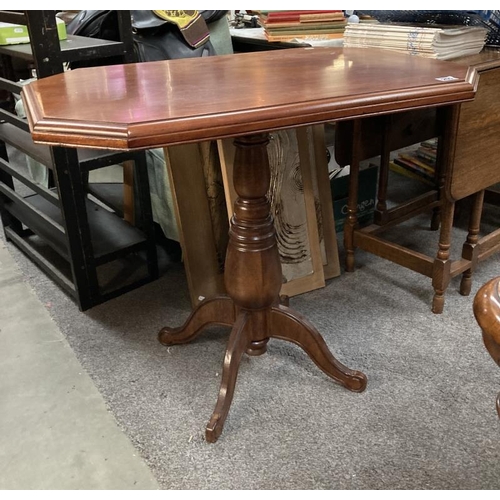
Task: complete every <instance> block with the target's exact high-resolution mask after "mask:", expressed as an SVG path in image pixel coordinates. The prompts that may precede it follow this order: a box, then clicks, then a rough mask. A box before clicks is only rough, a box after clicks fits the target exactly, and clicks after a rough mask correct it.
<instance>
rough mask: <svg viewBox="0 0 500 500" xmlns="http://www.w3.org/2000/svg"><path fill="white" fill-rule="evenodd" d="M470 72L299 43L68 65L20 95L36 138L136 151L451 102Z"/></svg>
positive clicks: (466, 93)
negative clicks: (77, 66) (154, 59)
mask: <svg viewBox="0 0 500 500" xmlns="http://www.w3.org/2000/svg"><path fill="white" fill-rule="evenodd" d="M477 78H478V77H477V73H476V70H475V69H474V68H469V67H468V66H465V65H464V66H462V65H458V64H456V63H451V62H447V61H446V62H445V61H437V60H431V59H426V58H422V57H415V56H409V55H406V54H400V53H396V52H390V51H386V50H376V49H356V48H349V49H343V48H312V47H306V48H297V49H289V50H285V51H268V52H255V53H244V54H233V55H224V56H214V57H208V58H190V59H177V60H172V61H159V62H149V63H138V64H128V65H117V66H103V67H94V68H83V69H77V70H72V71H67V72H65V73H62V74H59V75H55V76H51V77H48V78H44V79H40V80H38V81H35V82H33V83H31V84H29V85H27V86H26V87H25V88H24V90H23V92H22V96H23V100H24V104H25V108H26V112H27V115H28V119H29V122H30V127H31V131H32V134H33V139H34V140H35V141H36V142H42V143H47V144H52V145H64V146H87V147H99V148H116V149H136V148H152V147H160V146H164V145H169V144H180V143H187V142H196V141H201V140H207V139H218V138H222V137H233V136H237V135H245V134H251V133H258V132H264V131H270V130H275V129H281V128H287V127H295V126H299V125H306V124H312V123H321V122H325V121H335V120H342V119H347V118H355V117H359V116H367V115H375V114H381V113H384V114H385V113H391V112H395V111H400V110H407V109H414V108H419V107H427V106H436V105H443V104H452V103H458V102H462V101H464V100H470V99H472V98H473V97H474V92H475V88H476V85H477Z"/></svg>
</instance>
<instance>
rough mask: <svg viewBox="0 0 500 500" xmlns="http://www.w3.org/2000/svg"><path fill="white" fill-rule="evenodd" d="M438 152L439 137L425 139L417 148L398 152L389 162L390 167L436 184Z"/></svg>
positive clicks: (431, 184)
mask: <svg viewBox="0 0 500 500" xmlns="http://www.w3.org/2000/svg"><path fill="white" fill-rule="evenodd" d="M436 152H437V138H434V139H430V140H427V141H423V142H421V143H420V144H419V145H418V147H417V148H415V147H411V148H406V149H404V150H402V151H400V152H398V154H397V156H396V157H395V158H393V159H392V161H391V162H390V163H389V168H390V169H391V170H392V171H393V172H396V173H398V174H402V175H404V176H406V177H410V178H412V179H417V180H419V181H421V182H423V183H425V184H428V185H430V186H434V185H435V181H434V176H435V171H436Z"/></svg>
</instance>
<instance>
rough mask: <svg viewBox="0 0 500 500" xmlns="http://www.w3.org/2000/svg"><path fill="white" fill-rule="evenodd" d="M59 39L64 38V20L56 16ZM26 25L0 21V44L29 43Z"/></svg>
mask: <svg viewBox="0 0 500 500" xmlns="http://www.w3.org/2000/svg"><path fill="white" fill-rule="evenodd" d="M56 23H57V33H58V35H59V40H66V38H67V33H66V25H65V24H64V21H62V20H61V19H58V18H56ZM29 41H30V37H29V33H28V27H27V26H24V25H22V24H11V23H0V45H15V44H18V43H29Z"/></svg>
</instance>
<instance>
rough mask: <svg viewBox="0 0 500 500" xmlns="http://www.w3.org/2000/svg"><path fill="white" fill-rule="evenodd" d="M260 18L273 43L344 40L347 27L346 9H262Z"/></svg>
mask: <svg viewBox="0 0 500 500" xmlns="http://www.w3.org/2000/svg"><path fill="white" fill-rule="evenodd" d="M258 16H259V23H260V25H261V26H262V27H263V28H264V34H265V36H266V39H267V40H268V41H269V42H289V41H292V40H303V41H309V40H330V39H335V38H342V37H343V35H344V30H345V27H346V24H347V23H346V18H345V16H344V12H343V11H342V10H272V11H262V10H261V11H258Z"/></svg>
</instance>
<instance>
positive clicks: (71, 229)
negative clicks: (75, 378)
mask: <svg viewBox="0 0 500 500" xmlns="http://www.w3.org/2000/svg"><path fill="white" fill-rule="evenodd" d="M55 14H56V11H34V10H27V11H0V21H3V22H9V23H14V24H21V25H26V26H27V27H28V32H29V36H30V43H29V44H20V45H8V46H1V47H0V54H1V56H2V64H1V67H2V69H3V75H2V77H0V89H4V90H7V91H8V92H12V93H15V94H19V93H20V91H21V89H22V85H20V84H19V83H16V82H15V71H14V68H13V65H12V61H13V58H20V59H23V60H25V61H30V62H32V63H33V64H34V66H35V69H36V74H37V77H38V78H44V77H47V76H50V75H54V74H57V73H61V72H62V71H63V70H64V67H63V65H64V63H70V62H74V61H85V60H87V61H90V60H92V59H97V58H109V57H113V56H115V57H116V56H120V57H121V58H122V62H123V63H130V62H134V61H135V57H134V50H133V40H132V29H131V23H130V11H117V14H118V24H119V32H120V41H109V40H98V39H95V38H88V37H80V36H72V35H68V37H67V40H61V41H60V40H59V37H58V33H57V27H56V16H55ZM6 144H8V145H10V146H11V147H13V148H15V149H17V150H19V151H21V152H23V153H25V154H26V155H28V156H30V157H31V158H33V159H35V160H36V161H38V162H40V163H42V164H43V165H45V166H46V167H48V168H49V169H50V172H51V174H52V176H53V180H52V181H51V182H50V181H49V187H48V188H47V187H45V186H42V185H41V184H38V183H36V182H34V181H33V180H32V179H31V177H30V176H29V175H27V174H26V173H24V172H22V171H21V170H20V169H19V168H16V166H15V165H13V164H11V163H9V158H8V150H7V147H6ZM125 161H132V162H133V164H134V167H135V168H134V187H135V203H137V204H138V211H137V212H138V213H140V218H139V220H138V221H137V225H136V226H133V225H131V224H130V223H129V222H127V221H125V220H124V219H123V210H122V207H120V206H118V205H117V204H116V200H115V201H112V202H109V201H107V200H106V197H105V196H99V194H98V187H97V186H94V185H93V186H92V188H93V191H92V192H93V193H94V195H95V196H94V198H93V197H92V196H89V185H88V183H87V180H88V173H89V172H90V171H91V170H95V169H99V168H102V167H106V166H110V165H115V164H120V163H123V162H125ZM14 179H15V180H16V181H17V182H15V181H14ZM19 183H20V184H19ZM16 185H17V186H18V187H17V188H16ZM20 185H21V189H19V186H20ZM108 187H109V186H108ZM121 190H122V192H123V187H121ZM19 191H21V192H22V191H29V194H28V195H21V194H19ZM96 197H97V198H98V199H99V200H100V201H101V202H103V203H104V205H103V203H99V202H98V201H97V202H96V199H95V198H96ZM0 215H1V220H2V224H3V228H4V233H5V238H6V240H8V241H10V242H12V243H13V244H15V245H16V246H17V247H19V248H20V249H21V250H22V251H23V252H24V253H26V254H27V255H28V256H29V257H30V258H31V259H32V260H33V261H34V262H35V263H36V264H37V265H38V266H39V267H40V268H42V269H43V270H44V271H45V272H46V273H47V274H48V275H49V276H50V277H51V278H52V279H54V280H55V281H56V282H57V283H58V284H59V285H60V286H61V287H62V288H63V289H64V290H65V291H66V292H68V293H69V294H70V295H71V296H72V297H73V298H74V299H75V301H76V302H77V304H78V306H79V308H80V310H82V311H84V310H86V309H89V308H91V307H93V306H95V305H97V304H99V303H102V302H104V301H106V300H109V299H111V298H113V297H116V296H118V295H121V294H122V293H125V292H127V291H129V290H132V289H134V288H137V287H139V286H141V285H143V284H145V283H147V282H150V281H152V280H154V279H156V278H157V277H158V262H157V254H156V242H155V228H154V223H153V219H152V212H151V200H150V192H149V182H148V173H147V165H146V156H145V153H144V152H143V151H139V152H137V151H136V152H127V151H111V150H88V149H75V148H65V147H48V146H43V145H39V144H35V143H34V142H33V141H32V139H31V134H30V131H29V127H28V124H27V122H26V120H24V119H21V118H19V117H18V116H16V115H15V114H14V113H12V112H11V110H5V109H0ZM48 250H49V251H48ZM50 250H52V251H50ZM123 258H127V259H128V260H127V266H128V267H127V268H126V269H128V270H127V272H122V273H121V274H125V275H126V276H124V279H123V280H122V282H120V283H117V282H116V267H117V266H116V265H117V264H118V262H119V259H123ZM113 264H114V265H115V268H114V269H113V272H114V274H113V272H112V271H110V269H109V267H110V266H112V265H113ZM106 266H107V267H106ZM131 266H132V267H131ZM118 267H119V266H118ZM111 274H113V277H112V278H111V279H110V275H111ZM119 274H120V273H118V275H119ZM130 274H131V275H134V276H132V278H131V277H130V276H128V275H130ZM137 274H138V275H139V276H136V275H137ZM103 276H104V278H103Z"/></svg>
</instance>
